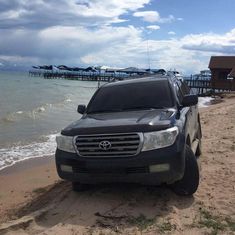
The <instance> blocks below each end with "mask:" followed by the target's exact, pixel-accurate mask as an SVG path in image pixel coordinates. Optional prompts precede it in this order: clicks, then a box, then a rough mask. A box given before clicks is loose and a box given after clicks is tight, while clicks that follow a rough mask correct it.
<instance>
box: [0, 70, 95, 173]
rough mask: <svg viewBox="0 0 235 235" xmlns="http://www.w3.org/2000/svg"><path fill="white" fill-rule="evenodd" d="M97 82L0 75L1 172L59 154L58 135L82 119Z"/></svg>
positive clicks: (3, 73) (6, 73) (20, 74)
mask: <svg viewBox="0 0 235 235" xmlns="http://www.w3.org/2000/svg"><path fill="white" fill-rule="evenodd" d="M96 89H97V82H85V81H71V80H47V79H43V78H40V77H29V76H28V74H27V73H15V72H14V73H13V72H0V169H2V168H4V167H6V166H9V165H12V164H13V163H15V162H17V161H20V160H24V159H27V158H31V157H41V156H45V155H48V154H52V153H54V151H55V135H56V134H57V133H58V132H59V131H60V130H61V129H62V128H63V127H65V126H67V125H68V124H69V123H71V122H72V121H74V120H76V119H78V118H79V117H80V115H79V114H78V113H77V112H76V109H77V105H78V104H87V103H88V101H89V99H90V98H91V96H92V95H93V93H94V92H95V91H96Z"/></svg>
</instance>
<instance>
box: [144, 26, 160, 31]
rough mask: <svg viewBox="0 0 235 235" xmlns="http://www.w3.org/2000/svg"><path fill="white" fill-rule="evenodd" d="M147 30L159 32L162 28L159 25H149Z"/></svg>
mask: <svg viewBox="0 0 235 235" xmlns="http://www.w3.org/2000/svg"><path fill="white" fill-rule="evenodd" d="M146 28H147V29H150V30H158V29H160V26H159V25H148V26H147V27H146Z"/></svg>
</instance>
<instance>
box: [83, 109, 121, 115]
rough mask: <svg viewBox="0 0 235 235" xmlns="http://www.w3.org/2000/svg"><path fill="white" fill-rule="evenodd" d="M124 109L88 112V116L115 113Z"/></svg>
mask: <svg viewBox="0 0 235 235" xmlns="http://www.w3.org/2000/svg"><path fill="white" fill-rule="evenodd" d="M120 111H122V109H104V110H96V111H91V112H88V113H87V114H95V113H113V112H120Z"/></svg>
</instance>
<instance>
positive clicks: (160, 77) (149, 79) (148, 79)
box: [102, 75, 170, 87]
mask: <svg viewBox="0 0 235 235" xmlns="http://www.w3.org/2000/svg"><path fill="white" fill-rule="evenodd" d="M169 78H170V77H169V76H167V75H165V76H164V75H157V76H149V77H144V78H135V79H129V80H124V81H118V82H110V83H106V84H105V85H103V86H102V87H110V86H119V85H125V84H136V83H142V82H144V83H145V82H153V81H167V80H168V79H169Z"/></svg>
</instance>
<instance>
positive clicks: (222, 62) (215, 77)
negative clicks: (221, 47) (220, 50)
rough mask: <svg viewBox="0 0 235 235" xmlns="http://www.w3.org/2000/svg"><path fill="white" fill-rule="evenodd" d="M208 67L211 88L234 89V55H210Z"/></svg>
mask: <svg viewBox="0 0 235 235" xmlns="http://www.w3.org/2000/svg"><path fill="white" fill-rule="evenodd" d="M209 68H210V70H211V85H212V88H213V89H228V90H234V89H235V56H212V57H211V59H210V63H209Z"/></svg>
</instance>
